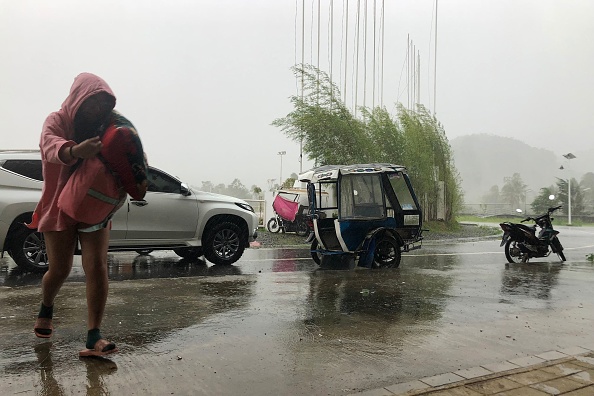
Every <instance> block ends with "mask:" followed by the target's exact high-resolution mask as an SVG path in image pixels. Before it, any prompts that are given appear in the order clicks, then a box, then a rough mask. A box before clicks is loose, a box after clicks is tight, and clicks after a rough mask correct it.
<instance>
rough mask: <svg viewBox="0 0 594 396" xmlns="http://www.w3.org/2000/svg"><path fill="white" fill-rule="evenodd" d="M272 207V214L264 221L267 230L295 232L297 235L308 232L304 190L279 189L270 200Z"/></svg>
mask: <svg viewBox="0 0 594 396" xmlns="http://www.w3.org/2000/svg"><path fill="white" fill-rule="evenodd" d="M304 201H305V202H304ZM272 208H273V209H274V216H273V217H272V218H271V219H270V220H268V223H266V228H267V229H268V231H270V232H274V233H277V232H283V233H284V232H295V233H296V234H297V235H299V236H307V235H308V234H309V232H310V227H309V225H308V223H307V213H306V212H307V193H306V190H303V191H299V190H295V189H291V190H279V191H278V192H277V193H276V197H275V198H274V201H273V202H272Z"/></svg>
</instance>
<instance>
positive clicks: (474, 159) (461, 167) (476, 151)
mask: <svg viewBox="0 0 594 396" xmlns="http://www.w3.org/2000/svg"><path fill="white" fill-rule="evenodd" d="M450 146H451V147H452V151H453V157H454V161H455V164H456V168H457V169H458V172H459V173H460V177H461V179H462V183H461V185H462V189H463V190H464V200H465V202H466V203H469V204H472V203H480V202H481V197H482V196H483V195H485V194H486V193H487V192H488V190H489V189H490V188H491V187H492V186H494V185H498V186H499V189H501V187H503V184H504V178H505V177H511V176H512V175H513V174H514V173H519V174H520V176H521V177H522V180H523V181H524V183H525V184H527V185H528V187H527V188H528V189H531V190H532V191H531V192H528V194H527V198H528V201H529V202H530V201H531V200H532V199H533V198H534V197H535V196H536V195H538V192H539V190H540V189H541V188H542V187H547V186H550V185H553V184H555V183H556V182H557V179H556V178H557V177H558V178H567V177H569V175H571V176H572V177H574V178H576V179H577V180H578V181H579V180H580V179H581V177H582V175H583V174H584V173H586V172H594V149H590V150H585V151H581V152H580V151H576V152H574V154H575V155H576V156H577V157H578V158H576V159H573V160H571V161H569V162H568V161H567V160H565V159H564V158H563V157H562V156H561V155H559V154H556V153H554V152H553V151H550V150H545V149H540V148H536V147H532V146H530V145H528V144H526V143H524V142H521V141H519V140H517V139H513V138H507V137H501V136H495V135H487V134H476V135H467V136H460V137H457V138H455V139H452V140H450ZM561 165H564V168H565V169H564V170H560V169H559V167H560V166H561Z"/></svg>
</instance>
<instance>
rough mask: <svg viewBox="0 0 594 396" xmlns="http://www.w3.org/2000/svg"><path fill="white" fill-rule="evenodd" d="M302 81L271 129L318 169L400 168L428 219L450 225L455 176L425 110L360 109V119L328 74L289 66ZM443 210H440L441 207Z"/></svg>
mask: <svg viewBox="0 0 594 396" xmlns="http://www.w3.org/2000/svg"><path fill="white" fill-rule="evenodd" d="M293 72H294V73H295V75H296V76H297V77H298V78H302V79H303V87H304V90H303V96H298V95H295V96H292V97H291V102H292V103H293V106H294V109H293V111H292V112H290V113H289V114H287V116H285V117H283V118H279V119H276V120H274V121H273V123H272V124H273V125H275V126H277V127H280V128H281V130H282V131H283V132H284V133H285V134H286V135H287V136H288V137H290V138H291V139H293V140H294V141H302V142H303V151H304V154H305V155H306V156H307V157H308V158H309V159H310V160H314V161H315V163H316V164H317V165H327V164H354V163H371V162H387V163H394V164H399V165H404V166H406V167H407V169H408V173H409V175H410V177H411V180H412V181H413V185H414V188H415V191H416V193H417V196H418V198H419V200H420V201H421V202H420V203H421V205H422V207H423V211H424V213H425V218H426V219H427V220H434V219H438V218H443V220H446V221H449V220H452V219H453V218H454V216H455V214H456V212H457V210H458V209H459V207H460V205H461V203H462V192H461V189H460V183H459V175H458V172H457V170H456V168H455V166H454V163H453V158H452V153H451V149H450V145H449V142H448V139H447V137H446V134H445V130H444V128H443V126H442V125H441V124H440V123H439V122H438V120H437V119H436V118H435V117H434V116H432V115H431V114H430V113H429V111H427V109H426V108H425V107H424V106H418V107H417V108H416V110H410V109H406V108H404V106H402V105H401V104H398V106H397V114H396V116H395V117H393V116H391V115H390V113H388V111H387V110H386V109H385V108H382V107H376V108H373V109H369V108H363V107H362V108H360V112H361V114H362V118H361V119H357V118H355V117H354V116H353V114H352V113H351V111H350V110H349V109H348V108H347V107H346V105H345V104H344V103H343V102H342V101H341V99H340V98H341V95H340V90H339V89H338V87H337V86H336V85H335V84H333V83H330V79H329V78H328V75H327V74H326V73H324V72H322V71H319V70H317V69H316V68H315V67H314V66H311V65H298V66H295V67H293ZM440 205H443V208H442V209H443V210H442V211H440V210H439V209H440V208H439V206H440Z"/></svg>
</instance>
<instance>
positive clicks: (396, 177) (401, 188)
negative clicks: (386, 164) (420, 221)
mask: <svg viewBox="0 0 594 396" xmlns="http://www.w3.org/2000/svg"><path fill="white" fill-rule="evenodd" d="M388 179H389V180H390V185H391V186H392V189H393V190H394V193H395V194H396V196H397V197H398V202H399V203H400V207H401V208H402V210H416V209H417V204H416V203H415V200H414V198H413V196H412V194H411V192H410V187H409V185H408V183H407V182H406V175H404V174H403V173H401V172H397V173H391V174H389V175H388Z"/></svg>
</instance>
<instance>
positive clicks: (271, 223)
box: [266, 217, 280, 234]
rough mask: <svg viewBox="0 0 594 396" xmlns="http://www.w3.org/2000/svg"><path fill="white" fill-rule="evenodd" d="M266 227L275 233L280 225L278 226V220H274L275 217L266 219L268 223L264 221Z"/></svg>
mask: <svg viewBox="0 0 594 396" xmlns="http://www.w3.org/2000/svg"><path fill="white" fill-rule="evenodd" d="M266 228H267V229H268V231H270V232H272V233H274V234H276V233H277V232H279V231H280V226H279V224H278V221H277V220H276V218H275V217H273V218H272V219H270V220H268V223H266Z"/></svg>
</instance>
